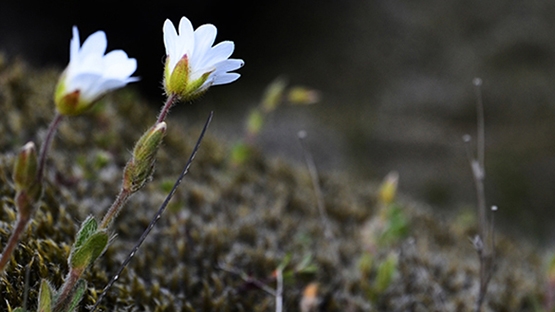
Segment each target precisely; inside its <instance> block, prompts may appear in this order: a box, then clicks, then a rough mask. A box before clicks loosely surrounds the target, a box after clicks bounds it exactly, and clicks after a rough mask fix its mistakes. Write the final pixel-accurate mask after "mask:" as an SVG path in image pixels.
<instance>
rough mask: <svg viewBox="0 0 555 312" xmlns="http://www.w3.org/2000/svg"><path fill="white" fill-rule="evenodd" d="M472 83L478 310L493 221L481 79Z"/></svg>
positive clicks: (489, 265) (485, 285)
mask: <svg viewBox="0 0 555 312" xmlns="http://www.w3.org/2000/svg"><path fill="white" fill-rule="evenodd" d="M473 84H474V86H475V87H476V97H477V99H476V110H477V119H478V124H477V140H476V153H477V156H476V158H474V157H472V156H471V153H470V152H468V151H469V149H467V153H468V154H469V158H470V166H471V168H472V175H473V177H474V183H475V185H476V199H477V202H478V207H477V208H478V219H479V220H478V235H476V237H475V238H474V240H473V243H474V248H475V249H476V252H477V253H478V257H479V259H480V289H479V292H478V297H477V298H476V303H475V306H474V311H475V312H479V311H481V309H482V304H483V302H484V299H485V296H486V293H487V291H488V284H489V281H490V280H491V276H492V267H493V261H494V259H493V253H492V249H493V248H494V244H493V243H494V241H493V239H491V240H490V238H491V236H490V235H493V234H492V233H493V222H492V228H491V229H490V228H488V220H487V215H486V195H485V190H484V180H485V176H486V171H485V164H484V159H485V126H484V124H485V121H484V104H483V101H482V93H481V86H482V79H480V78H474V80H473ZM463 140H464V141H465V142H466V143H469V142H470V136H468V135H466V136H464V137H463Z"/></svg>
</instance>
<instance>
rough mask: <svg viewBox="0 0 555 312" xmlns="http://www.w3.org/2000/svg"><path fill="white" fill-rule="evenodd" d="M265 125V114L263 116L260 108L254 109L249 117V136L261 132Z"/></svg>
mask: <svg viewBox="0 0 555 312" xmlns="http://www.w3.org/2000/svg"><path fill="white" fill-rule="evenodd" d="M263 125H264V116H262V113H261V112H260V111H259V110H258V109H253V110H252V111H251V112H250V114H249V117H248V119H247V127H246V128H247V136H248V137H255V136H257V135H258V134H259V133H260V130H262V126H263Z"/></svg>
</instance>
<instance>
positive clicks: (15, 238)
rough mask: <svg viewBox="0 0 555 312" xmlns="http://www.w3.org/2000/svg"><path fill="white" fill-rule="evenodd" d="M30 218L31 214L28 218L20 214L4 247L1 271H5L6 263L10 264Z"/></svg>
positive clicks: (0, 265)
mask: <svg viewBox="0 0 555 312" xmlns="http://www.w3.org/2000/svg"><path fill="white" fill-rule="evenodd" d="M29 220H31V218H30V216H29V217H26V218H22V217H21V215H19V216H18V218H17V224H16V226H15V229H14V231H13V232H12V235H11V236H10V239H9V240H8V244H7V245H6V247H5V248H4V251H3V252H2V257H1V258H0V273H1V272H3V271H4V269H5V267H6V265H7V264H8V261H9V260H10V258H11V256H12V253H13V252H14V250H15V248H16V247H17V244H18V243H19V239H20V238H21V235H22V234H23V232H24V231H25V228H26V227H27V224H28V223H29Z"/></svg>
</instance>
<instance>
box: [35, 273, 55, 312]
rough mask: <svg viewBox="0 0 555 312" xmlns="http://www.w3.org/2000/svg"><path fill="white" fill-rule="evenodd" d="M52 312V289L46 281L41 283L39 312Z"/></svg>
mask: <svg viewBox="0 0 555 312" xmlns="http://www.w3.org/2000/svg"><path fill="white" fill-rule="evenodd" d="M51 311H52V288H51V287H50V284H48V282H47V281H46V280H44V279H43V280H42V281H41V282H40V291H39V308H38V310H37V312H51Z"/></svg>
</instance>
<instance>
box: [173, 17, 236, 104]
mask: <svg viewBox="0 0 555 312" xmlns="http://www.w3.org/2000/svg"><path fill="white" fill-rule="evenodd" d="M163 31H164V45H165V47H166V66H165V70H164V88H165V89H166V93H167V94H174V95H178V96H179V97H181V98H182V99H186V100H190V99H193V98H195V97H197V96H199V95H201V94H202V93H204V92H205V91H206V90H207V89H208V88H209V87H210V86H213V85H214V86H215V85H221V84H226V83H231V82H233V81H235V80H237V79H238V78H239V77H240V76H241V75H239V74H238V73H230V71H233V70H236V69H239V68H241V67H242V66H243V64H244V62H243V60H240V59H230V58H229V57H230V56H231V54H232V53H233V50H234V49H235V45H234V43H233V42H232V41H222V42H220V43H218V44H217V45H215V46H213V47H212V44H213V43H214V40H215V39H216V33H217V30H216V27H215V26H214V25H212V24H205V25H202V26H200V27H198V28H197V29H196V30H193V25H192V24H191V22H190V21H189V19H187V18H186V17H182V18H181V21H180V22H179V34H178V33H177V31H176V29H175V27H174V25H173V24H172V22H171V21H170V20H169V19H168V20H166V21H165V22H164V28H163Z"/></svg>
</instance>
